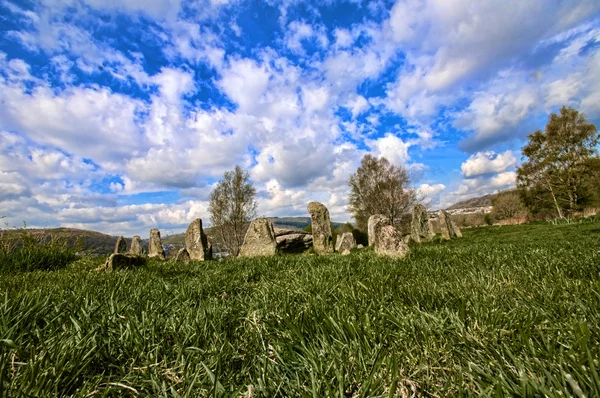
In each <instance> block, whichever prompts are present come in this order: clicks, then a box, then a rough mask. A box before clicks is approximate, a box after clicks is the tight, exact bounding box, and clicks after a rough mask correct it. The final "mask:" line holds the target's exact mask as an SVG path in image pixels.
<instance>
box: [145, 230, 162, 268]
mask: <svg viewBox="0 0 600 398" xmlns="http://www.w3.org/2000/svg"><path fill="white" fill-rule="evenodd" d="M148 257H151V258H152V257H157V258H158V259H159V260H164V259H165V251H164V249H163V247H162V243H161V241H160V231H159V230H158V229H157V228H152V229H151V230H150V241H149V242H148Z"/></svg>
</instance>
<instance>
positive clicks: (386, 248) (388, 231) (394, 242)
mask: <svg viewBox="0 0 600 398" xmlns="http://www.w3.org/2000/svg"><path fill="white" fill-rule="evenodd" d="M409 251H410V249H409V247H408V245H407V244H406V243H404V242H403V241H402V235H401V233H400V232H398V231H397V230H396V228H394V227H393V226H392V225H386V226H384V227H383V228H381V230H380V231H379V236H378V237H377V242H376V245H375V253H377V254H380V255H384V256H389V257H395V258H401V257H405V256H406V255H407V254H408V253H409Z"/></svg>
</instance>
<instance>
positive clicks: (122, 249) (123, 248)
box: [113, 236, 127, 253]
mask: <svg viewBox="0 0 600 398" xmlns="http://www.w3.org/2000/svg"><path fill="white" fill-rule="evenodd" d="M113 253H127V241H125V238H124V237H122V236H119V237H118V238H117V243H115V250H114V251H113Z"/></svg>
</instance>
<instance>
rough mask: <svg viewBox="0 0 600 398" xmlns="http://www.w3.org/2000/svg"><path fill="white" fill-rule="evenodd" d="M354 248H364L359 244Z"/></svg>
mask: <svg viewBox="0 0 600 398" xmlns="http://www.w3.org/2000/svg"><path fill="white" fill-rule="evenodd" d="M356 248H357V249H364V246H363V245H361V244H358V245H356Z"/></svg>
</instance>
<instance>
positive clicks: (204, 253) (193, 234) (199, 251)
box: [185, 218, 212, 261]
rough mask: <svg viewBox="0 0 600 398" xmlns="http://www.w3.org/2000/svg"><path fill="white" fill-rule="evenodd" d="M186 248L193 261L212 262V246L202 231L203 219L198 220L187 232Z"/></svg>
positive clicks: (192, 223)
mask: <svg viewBox="0 0 600 398" xmlns="http://www.w3.org/2000/svg"><path fill="white" fill-rule="evenodd" d="M185 248H186V249H187V251H188V253H189V255H190V260H192V261H194V260H195V261H205V260H212V245H211V244H210V243H209V242H208V237H207V236H206V234H205V233H204V230H203V229H202V220H201V219H199V218H196V219H195V220H194V221H192V222H191V223H190V225H189V226H188V228H187V230H186V231H185Z"/></svg>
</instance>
